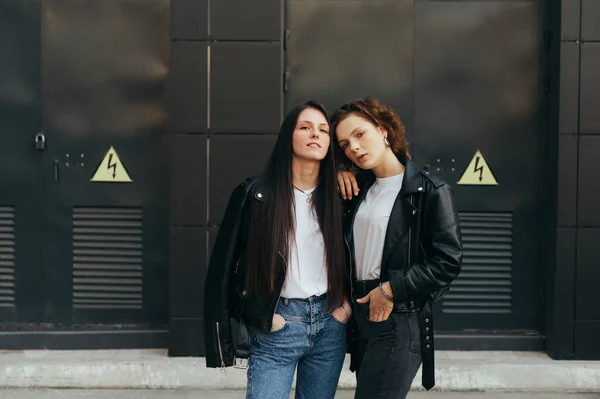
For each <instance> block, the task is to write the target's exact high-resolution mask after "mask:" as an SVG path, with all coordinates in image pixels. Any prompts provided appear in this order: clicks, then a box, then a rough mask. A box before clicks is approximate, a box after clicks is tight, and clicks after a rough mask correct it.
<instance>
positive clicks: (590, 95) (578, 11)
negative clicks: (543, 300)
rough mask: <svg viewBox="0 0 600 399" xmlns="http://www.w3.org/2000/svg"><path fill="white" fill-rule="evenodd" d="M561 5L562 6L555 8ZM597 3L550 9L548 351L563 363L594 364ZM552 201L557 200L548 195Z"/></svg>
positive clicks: (570, 1)
mask: <svg viewBox="0 0 600 399" xmlns="http://www.w3.org/2000/svg"><path fill="white" fill-rule="evenodd" d="M559 3H560V4H559ZM598 21H600V4H598V2H595V1H590V0H563V1H562V2H556V4H554V7H553V8H552V9H551V24H552V25H551V26H552V29H551V32H552V34H553V36H552V37H551V43H552V47H551V58H550V61H551V67H552V69H551V79H550V82H551V85H550V94H551V96H550V111H549V113H548V119H549V121H548V122H549V133H550V136H549V137H551V140H552V142H551V144H552V145H551V146H550V148H549V149H550V153H551V154H552V156H555V157H556V159H557V160H558V161H557V163H556V165H555V166H554V167H553V168H552V169H551V171H552V172H553V176H556V178H555V179H553V181H552V180H550V184H549V185H550V186H551V187H552V188H553V190H554V191H553V192H551V193H550V198H551V199H552V202H553V204H555V206H556V207H555V212H554V213H552V216H553V218H552V219H551V221H552V223H553V226H556V228H555V229H554V228H553V229H552V234H551V236H550V237H548V242H549V243H550V244H551V245H550V247H551V248H552V249H553V251H551V253H550V254H549V257H548V259H550V264H552V265H553V267H552V268H551V269H549V271H548V275H547V280H546V281H547V292H548V296H547V297H548V302H547V310H546V315H547V323H546V325H547V331H548V340H547V349H548V353H549V354H550V355H551V356H553V357H555V358H561V359H572V358H576V359H599V358H600V344H599V342H598V339H597V337H598V335H599V334H600V310H599V309H598V306H597V305H596V304H597V302H598V301H597V299H596V292H597V288H598V283H600V268H598V257H599V255H600V248H599V246H598V240H599V239H600V212H599V210H598V202H599V200H600V190H599V186H598V184H595V179H596V177H597V175H598V172H600V170H599V168H598V162H597V158H598V154H600V136H599V135H598V134H599V133H600V113H599V112H598V103H599V102H600V94H599V93H600V72H599V71H600V25H599V24H598ZM552 194H554V195H552Z"/></svg>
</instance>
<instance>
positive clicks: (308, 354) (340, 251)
mask: <svg viewBox="0 0 600 399" xmlns="http://www.w3.org/2000/svg"><path fill="white" fill-rule="evenodd" d="M330 129H331V124H330V121H329V118H328V115H327V112H326V110H325V109H324V108H323V107H322V106H321V105H319V104H317V103H315V102H312V101H309V102H306V103H303V104H301V105H299V106H298V107H296V108H294V109H293V110H292V111H291V112H290V113H289V114H288V115H287V116H286V118H285V120H284V121H283V123H282V125H281V129H280V132H279V137H278V139H277V142H276V144H275V148H274V149H273V152H272V153H271V156H270V158H269V160H268V162H267V166H266V168H265V170H264V172H263V173H262V174H261V175H260V176H259V177H258V178H248V179H246V180H245V181H244V182H243V183H241V184H239V185H238V186H237V187H236V188H235V189H234V191H233V194H232V195H231V198H230V200H229V204H228V206H227V210H226V212H225V216H224V218H223V220H222V223H221V227H220V228H219V232H218V235H217V238H216V242H215V245H214V247H213V250H212V255H211V259H210V263H209V267H208V274H207V278H206V287H205V292H206V297H205V309H204V320H205V343H206V362H207V366H208V367H221V368H225V367H227V366H231V365H234V363H235V364H236V365H239V364H242V363H243V362H244V359H245V358H247V357H249V364H248V372H247V376H248V385H247V398H257V399H269V398H282V399H283V398H286V399H287V398H289V395H290V391H291V386H292V380H293V376H294V372H295V371H296V369H297V382H296V397H297V398H333V397H334V395H335V391H336V388H337V383H338V380H339V376H340V372H341V368H342V364H343V361H344V357H345V353H346V348H347V340H346V336H347V329H346V323H347V322H348V319H349V318H350V315H351V309H350V306H349V303H348V301H347V299H346V298H347V294H348V283H349V278H348V276H349V274H348V270H347V268H346V252H345V247H344V241H343V233H342V216H341V204H340V201H339V196H338V192H337V189H336V167H335V165H336V164H335V160H334V151H333V145H334V144H333V141H334V140H332V139H331V137H330V134H331V130H330ZM232 167H234V166H233V165H232ZM232 317H233V318H235V319H237V320H238V321H239V322H240V325H241V329H240V334H239V338H238V340H237V342H236V343H235V344H234V342H233V339H232V332H231V323H230V319H231V318H232Z"/></svg>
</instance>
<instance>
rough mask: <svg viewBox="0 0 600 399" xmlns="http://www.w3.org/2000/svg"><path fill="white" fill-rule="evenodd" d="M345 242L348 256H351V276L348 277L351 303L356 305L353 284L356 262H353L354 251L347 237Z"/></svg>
mask: <svg viewBox="0 0 600 399" xmlns="http://www.w3.org/2000/svg"><path fill="white" fill-rule="evenodd" d="M344 242H345V243H346V247H347V248H348V255H350V274H349V275H348V277H349V280H350V303H352V304H353V303H354V297H353V295H352V294H353V293H354V284H352V270H353V269H354V262H353V261H352V250H351V249H350V244H349V243H348V240H347V239H346V237H344Z"/></svg>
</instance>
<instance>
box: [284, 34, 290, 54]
mask: <svg viewBox="0 0 600 399" xmlns="http://www.w3.org/2000/svg"><path fill="white" fill-rule="evenodd" d="M289 40H290V31H289V30H288V29H286V30H285V31H284V32H283V49H284V50H287V48H288V41H289Z"/></svg>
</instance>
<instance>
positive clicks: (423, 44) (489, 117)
mask: <svg viewBox="0 0 600 399" xmlns="http://www.w3.org/2000/svg"><path fill="white" fill-rule="evenodd" d="M544 6H545V2H541V1H509V2H506V1H412V0H402V1H398V0H377V1H370V0H362V1H361V0H356V1H352V2H346V3H344V4H343V5H341V3H340V2H339V1H334V0H324V1H318V2H306V1H302V0H289V1H288V2H287V9H286V26H285V29H286V36H287V37H289V40H287V46H286V51H285V59H286V64H285V68H286V87H287V91H286V106H287V107H288V108H289V107H291V106H293V104H295V103H297V102H298V101H301V100H302V99H305V98H308V97H315V98H317V99H318V100H319V101H323V102H324V103H325V104H326V105H327V106H328V107H329V108H330V109H331V110H334V109H335V108H336V107H338V106H339V105H340V104H342V103H343V102H346V101H348V100H351V99H354V98H357V97H361V96H367V95H368V96H374V97H377V98H379V99H381V100H382V101H384V102H386V103H387V104H390V105H392V106H393V107H394V108H395V109H396V110H397V111H398V112H399V113H400V116H401V118H402V119H403V121H404V122H405V124H406V126H407V132H408V133H407V134H408V139H409V141H410V142H411V153H412V155H413V158H414V159H415V160H416V161H417V162H418V163H419V164H421V165H430V166H431V172H432V173H435V174H437V175H439V176H441V177H442V178H443V179H444V180H446V181H447V182H449V183H450V184H452V185H453V186H454V190H455V193H456V196H457V204H458V207H459V211H460V216H461V220H462V227H463V236H464V239H465V261H464V267H463V271H462V273H461V275H460V276H459V278H458V279H457V280H456V281H455V283H454V284H453V287H452V290H451V292H450V294H449V295H448V296H447V297H446V298H445V299H444V301H442V303H440V306H438V307H437V310H438V317H437V318H436V320H437V329H438V330H442V331H452V332H453V334H456V333H458V332H460V331H464V330H467V329H468V330H469V331H470V332H473V331H477V330H487V331H492V330H495V331H497V332H498V333H496V334H497V335H495V336H494V335H493V334H489V333H486V336H487V337H486V338H485V341H486V342H480V343H476V342H477V340H469V343H467V342H466V341H467V340H464V341H463V342H453V343H451V344H449V345H451V347H461V348H464V347H465V345H468V346H469V347H486V346H488V347H489V346H490V345H492V346H493V347H495V348H505V347H506V346H511V347H512V348H513V349H516V348H517V347H519V348H523V349H525V348H528V349H540V348H542V346H543V339H542V335H541V330H542V324H543V319H542V309H543V300H544V292H543V286H542V285H540V284H539V283H538V282H539V281H540V280H541V278H542V265H543V263H542V262H540V261H539V258H540V254H541V248H542V246H543V244H542V241H541V238H540V236H541V232H542V225H541V221H542V216H543V212H542V209H541V208H540V206H539V204H540V203H541V202H542V201H543V200H542V198H543V179H540V176H543V175H544V164H543V160H544V157H543V151H542V149H543V148H544V147H545V145H546V139H545V137H544V131H543V125H542V123H541V121H542V115H543V113H544V104H545V102H544V96H545V93H544V92H543V76H544V74H545V66H544V64H543V60H544V57H545V49H544V46H543V31H544V29H545V24H546V20H545V15H544V10H543V8H544ZM324 21H327V23H324ZM478 150H480V151H481V152H482V153H483V154H484V158H485V160H486V161H487V163H488V165H489V167H490V168H491V170H493V172H494V174H495V177H496V179H497V180H498V181H499V185H497V186H477V185H475V186H472V185H469V186H466V185H460V184H458V181H459V179H460V178H461V175H462V174H463V173H464V172H466V171H467V165H469V162H470V161H471V159H472V158H473V157H474V155H475V154H476V152H477V151H478ZM513 335H517V336H519V338H518V339H516V340H511V339H510V337H511V336H513Z"/></svg>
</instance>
